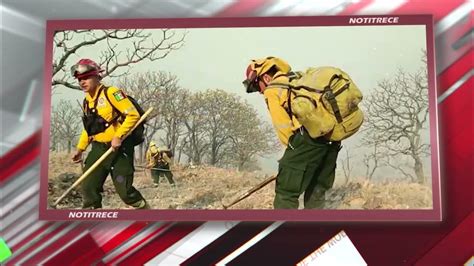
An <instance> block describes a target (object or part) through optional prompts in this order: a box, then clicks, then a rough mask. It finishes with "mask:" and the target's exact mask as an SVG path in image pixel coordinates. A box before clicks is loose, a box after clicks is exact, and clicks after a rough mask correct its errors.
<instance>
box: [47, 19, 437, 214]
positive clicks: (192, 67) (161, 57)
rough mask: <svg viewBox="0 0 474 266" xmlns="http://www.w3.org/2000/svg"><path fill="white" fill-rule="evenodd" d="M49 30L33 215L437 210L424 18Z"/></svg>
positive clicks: (69, 24)
mask: <svg viewBox="0 0 474 266" xmlns="http://www.w3.org/2000/svg"><path fill="white" fill-rule="evenodd" d="M262 25H265V27H262ZM47 33H48V35H47V40H48V41H47V44H49V45H47V47H46V52H47V56H46V62H45V66H46V67H45V69H51V67H50V66H48V65H51V63H50V62H52V72H51V73H50V72H49V71H46V74H45V75H46V76H45V80H48V79H51V84H49V83H48V84H45V97H44V103H45V106H50V108H45V110H46V111H45V113H44V121H45V123H44V125H45V126H44V127H43V130H44V132H43V135H42V136H43V137H44V138H45V141H44V142H43V147H42V154H44V155H43V156H42V159H43V160H42V163H43V165H42V167H43V168H42V169H43V170H42V173H43V176H42V180H43V183H42V184H43V185H42V194H41V196H42V198H43V197H44V196H46V195H47V198H48V200H47V204H45V205H46V206H45V207H47V208H46V210H44V209H43V210H42V212H41V217H44V218H45V219H73V220H81V219H86V220H87V219H97V220H106V219H120V220H144V219H146V220H193V219H196V218H197V219H206V220H222V219H224V220H235V219H240V220H309V221H316V220H320V219H323V220H327V221H330V220H332V219H335V220H348V219H349V220H359V221H360V220H436V221H439V220H440V219H441V208H440V194H439V192H440V187H439V171H438V168H439V167H438V165H439V164H438V156H437V155H438V152H437V147H438V145H437V123H436V121H437V119H436V117H437V112H436V105H435V102H436V88H435V82H434V64H433V63H434V60H433V56H434V52H433V44H432V38H430V37H429V36H431V33H432V18H431V16H426V15H425V16H395V17H393V16H371V17H357V16H355V17H351V16H344V17H306V18H296V17H280V18H232V19H227V18H221V19H215V18H211V19H208V18H196V19H186V20H184V19H165V20H159V19H157V20H153V19H150V20H121V21H114V20H108V21H107V20H100V21H99V20H74V21H66V20H61V21H49V22H48V25H47ZM321 36H325V40H324V38H321ZM380 36H384V38H380ZM401 38H403V39H407V40H409V41H405V42H403V43H399V42H398V41H399V40H400V39H401ZM249 40H252V41H249ZM381 59H382V60H381ZM271 67H274V68H275V69H279V71H280V72H281V73H280V74H285V75H286V76H285V78H275V79H274V81H272V82H270V83H269V85H268V88H267V91H265V92H264V91H260V92H257V93H253V92H254V90H255V84H257V82H255V81H254V80H252V79H255V78H257V79H258V78H259V77H257V76H255V77H253V78H252V77H250V76H249V74H246V73H245V71H246V69H247V73H248V69H250V68H252V70H253V71H255V72H254V73H256V74H255V75H261V76H262V75H263V74H264V73H266V72H267V71H269V69H270V68H271ZM267 73H269V72H267ZM280 74H277V75H275V76H278V75H280ZM292 75H294V77H293V76H292ZM288 77H289V78H288ZM285 80H286V81H285ZM242 81H244V82H243V83H244V84H242ZM285 82H287V83H285ZM45 83H46V82H45ZM290 86H291V87H290ZM290 88H291V90H290ZM326 89H328V90H331V92H329V91H323V90H326ZM257 90H258V89H257ZM289 95H291V99H289V97H290V96H289ZM331 95H332V96H331ZM331 97H333V98H331ZM331 99H333V100H334V102H333V101H332V100H331ZM132 101H134V102H132ZM134 104H135V105H134ZM148 110H150V111H149V112H147V113H145V111H148ZM140 115H141V116H142V120H143V119H145V121H144V122H143V125H142V127H143V128H142V131H140V129H139V128H138V127H136V128H135V130H132V129H133V126H134V125H136V124H138V122H140V121H139V120H138V119H139V118H140ZM48 121H49V123H48ZM288 123H290V124H288ZM46 124H49V130H48V127H47V126H46ZM139 133H140V134H141V135H140V136H139V135H138V134H139ZM125 134H128V137H127V135H125ZM116 136H121V138H122V146H120V147H119V148H117V149H116V150H113V147H112V146H113V145H114V144H113V142H114V139H113V138H115V137H116ZM71 158H72V159H71ZM277 174H278V176H276V175H277ZM275 177H276V178H275ZM275 179H276V181H275ZM46 184H47V185H46ZM275 186H276V187H275ZM46 189H47V190H46ZM246 191H248V192H246ZM240 195H244V196H243V197H241V196H240ZM64 209H67V210H68V211H63V210H64ZM78 209H82V210H78ZM95 209H100V210H95ZM107 210H114V211H107ZM198 210H199V211H198ZM211 210H212V211H211ZM213 210H219V211H217V212H216V211H213ZM260 210H266V211H265V212H262V211H260ZM270 210H271V211H270ZM321 210H324V212H321ZM373 210H375V211H373ZM345 211H349V212H350V213H351V215H350V216H348V215H347V214H345V213H344V212H345ZM43 212H44V213H43ZM144 213H146V214H145V215H144ZM197 215H198V216H197ZM349 217H350V218H349Z"/></svg>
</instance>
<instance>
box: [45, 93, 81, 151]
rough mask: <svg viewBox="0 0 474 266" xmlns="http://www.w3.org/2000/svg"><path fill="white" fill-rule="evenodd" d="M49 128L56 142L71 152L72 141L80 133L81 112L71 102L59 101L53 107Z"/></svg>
mask: <svg viewBox="0 0 474 266" xmlns="http://www.w3.org/2000/svg"><path fill="white" fill-rule="evenodd" d="M51 128H52V129H53V130H52V131H53V133H54V134H55V137H57V138H58V141H59V142H60V143H61V144H62V145H63V146H65V147H66V149H67V152H68V153H70V152H71V148H72V147H73V143H74V141H75V140H76V139H77V137H78V136H79V135H80V133H81V129H82V127H81V110H80V108H79V106H76V105H73V104H72V103H71V102H69V101H66V100H61V101H59V103H58V104H57V105H55V106H54V107H53V111H52V116H51Z"/></svg>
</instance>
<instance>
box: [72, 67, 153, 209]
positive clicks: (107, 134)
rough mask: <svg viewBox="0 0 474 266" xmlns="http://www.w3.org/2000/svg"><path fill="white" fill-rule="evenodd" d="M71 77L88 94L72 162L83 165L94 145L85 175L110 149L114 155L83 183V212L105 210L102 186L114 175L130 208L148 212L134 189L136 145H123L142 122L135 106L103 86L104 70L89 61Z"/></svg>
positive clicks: (118, 191)
mask: <svg viewBox="0 0 474 266" xmlns="http://www.w3.org/2000/svg"><path fill="white" fill-rule="evenodd" d="M71 72H72V75H73V76H74V77H75V78H76V79H77V80H78V81H79V85H80V87H81V88H82V90H83V91H84V92H85V99H84V104H83V114H84V115H83V124H84V130H83V131H82V133H81V136H80V138H79V142H78V144H77V151H76V153H75V154H74V155H73V158H72V159H73V161H74V162H76V163H78V162H81V161H82V154H83V152H84V151H85V150H86V149H87V147H88V146H89V145H91V150H90V152H89V153H88V155H87V158H86V160H85V163H84V164H85V167H84V171H86V170H87V169H89V167H91V166H92V164H94V162H95V161H97V160H98V159H99V158H100V157H101V156H102V155H103V154H104V153H105V152H106V151H107V150H108V149H109V148H110V147H112V148H113V149H114V152H113V153H112V154H111V155H110V156H109V157H108V158H107V159H106V160H104V161H103V162H102V163H101V164H100V165H99V166H98V167H97V168H96V169H95V170H94V171H92V173H91V174H90V175H89V176H88V177H87V178H86V179H85V180H84V181H83V182H82V183H81V194H82V199H83V206H82V208H84V209H97V208H102V195H101V192H102V191H103V184H104V182H105V179H106V178H107V176H108V175H109V173H110V175H111V177H112V181H113V184H114V186H115V190H116V191H117V193H118V194H119V196H120V198H121V199H122V201H123V202H124V203H126V204H127V205H129V206H131V207H133V208H136V209H145V208H148V204H147V202H146V200H145V199H144V198H143V196H142V195H141V194H140V192H139V191H138V190H137V189H135V187H134V186H133V175H134V171H135V168H134V165H133V160H134V144H133V142H131V138H126V139H125V140H124V141H122V139H121V138H122V137H123V136H124V135H125V134H127V133H128V131H130V130H131V129H132V128H133V126H134V125H135V123H136V122H137V121H138V120H139V119H140V114H139V113H138V111H137V109H136V108H135V106H134V105H133V104H132V103H131V102H130V100H129V99H128V98H127V96H126V95H125V94H124V93H123V92H122V91H121V90H120V89H118V88H116V87H106V86H105V85H104V84H102V83H101V75H100V72H101V69H100V67H99V66H98V65H97V63H95V62H94V61H92V60H90V59H81V60H79V62H78V63H77V64H75V65H74V66H73V67H72V68H71Z"/></svg>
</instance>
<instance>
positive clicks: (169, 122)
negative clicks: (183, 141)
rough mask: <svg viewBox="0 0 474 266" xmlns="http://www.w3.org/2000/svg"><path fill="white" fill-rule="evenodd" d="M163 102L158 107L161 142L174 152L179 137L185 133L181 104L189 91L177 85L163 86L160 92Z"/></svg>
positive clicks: (182, 104)
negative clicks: (161, 134)
mask: <svg viewBox="0 0 474 266" xmlns="http://www.w3.org/2000/svg"><path fill="white" fill-rule="evenodd" d="M161 97H162V98H163V103H162V105H161V109H160V115H161V116H162V123H163V130H162V131H163V132H164V137H162V138H161V142H162V143H164V144H165V145H166V146H168V147H170V150H171V151H172V152H173V153H176V147H177V146H178V142H179V140H180V138H181V137H183V136H184V135H185V128H184V119H185V115H186V113H185V110H184V108H183V106H184V105H185V104H186V102H187V99H188V98H189V97H190V92H189V91H187V90H185V89H182V88H179V87H177V86H176V87H165V88H164V91H163V93H162V94H161Z"/></svg>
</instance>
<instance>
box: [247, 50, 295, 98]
mask: <svg viewBox="0 0 474 266" xmlns="http://www.w3.org/2000/svg"><path fill="white" fill-rule="evenodd" d="M272 67H276V68H277V70H278V71H281V72H283V73H288V72H290V71H291V67H290V65H288V63H287V62H285V61H284V60H282V59H280V58H277V57H273V56H269V57H266V58H261V59H253V60H252V62H251V63H250V65H249V66H248V67H247V70H246V72H245V76H246V78H247V79H246V80H244V81H243V82H242V83H243V84H244V86H245V88H246V89H247V92H248V93H251V92H257V91H260V87H259V86H258V77H260V76H262V75H263V74H265V73H266V72H267V71H268V70H270V69H271V68H272Z"/></svg>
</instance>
